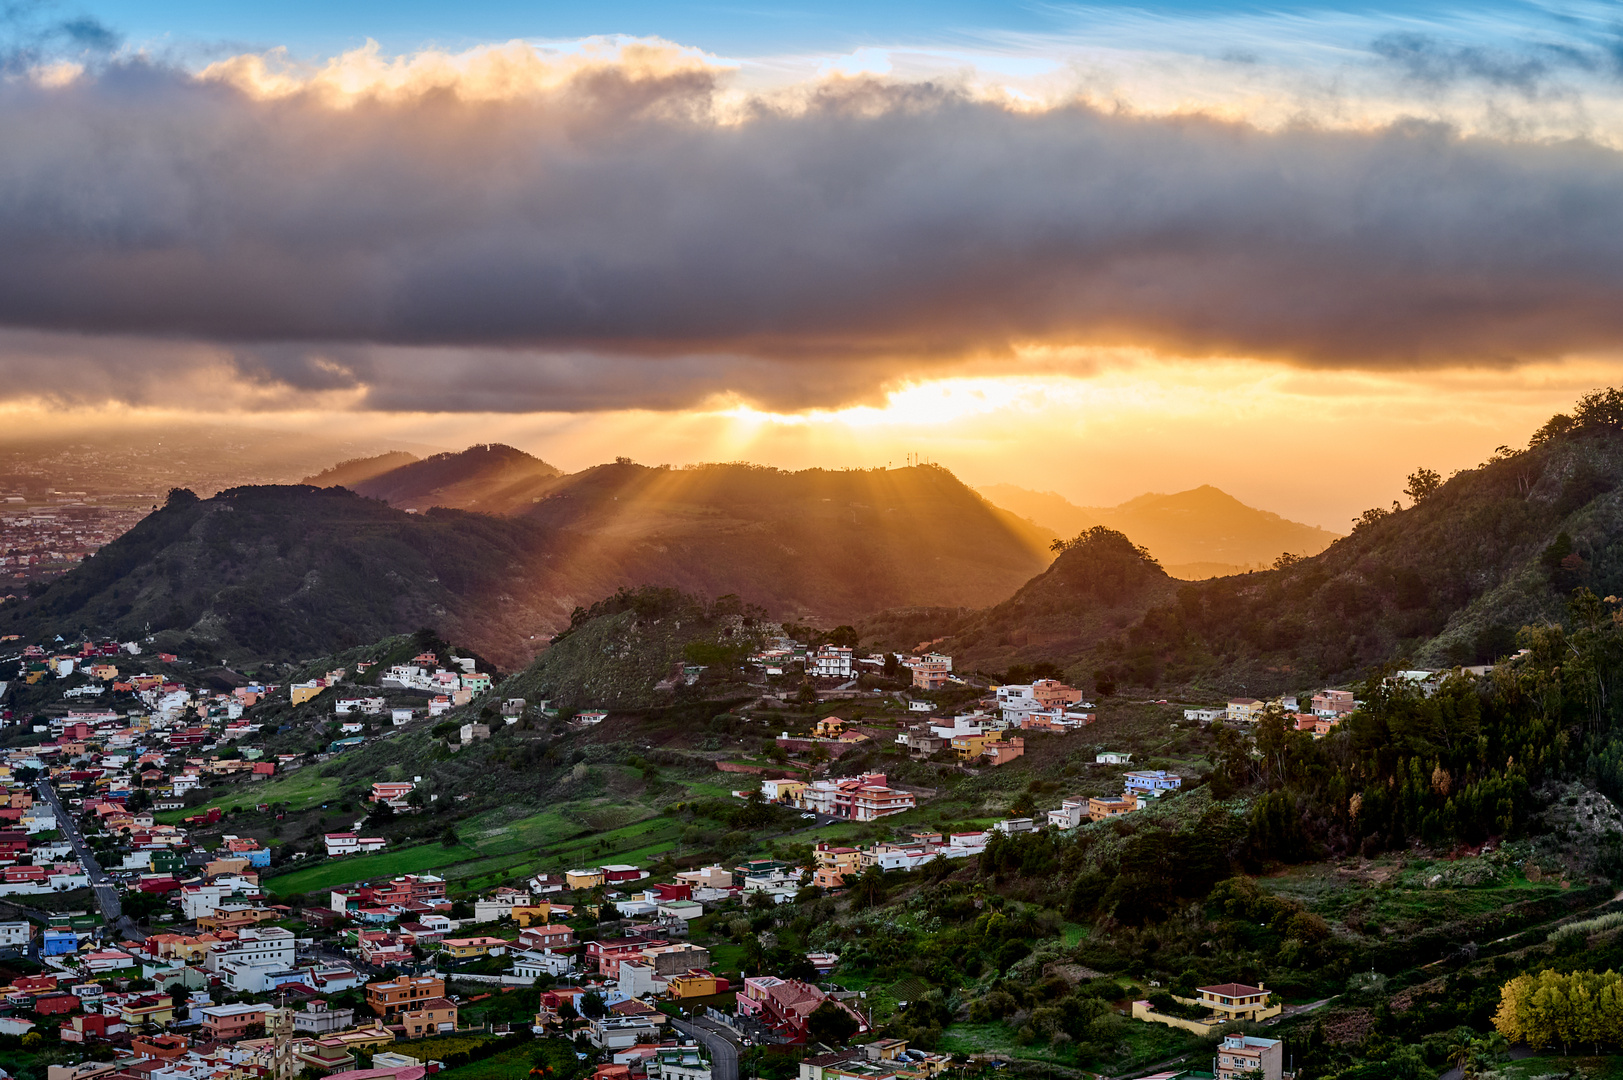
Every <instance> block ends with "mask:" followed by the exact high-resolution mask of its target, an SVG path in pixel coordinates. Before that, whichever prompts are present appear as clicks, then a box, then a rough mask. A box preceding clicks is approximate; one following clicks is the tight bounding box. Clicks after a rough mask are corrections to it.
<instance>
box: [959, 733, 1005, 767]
mask: <svg viewBox="0 0 1623 1080" xmlns="http://www.w3.org/2000/svg"><path fill="white" fill-rule="evenodd" d="M1002 741H1003V732H1001V731H983V732H981V733H980V734H978V735H954V736H953V737H952V752H953V753H955V754H957V755H958V760H959V761H973V760H975V759H976V758H978V757H980V756H981V755H983V754H985V753H986V746H987V744H988V743H995V742H1002Z"/></svg>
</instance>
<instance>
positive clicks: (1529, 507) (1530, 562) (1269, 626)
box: [865, 392, 1623, 696]
mask: <svg viewBox="0 0 1623 1080" xmlns="http://www.w3.org/2000/svg"><path fill="white" fill-rule="evenodd" d="M1597 402H1598V404H1597ZM1586 409H1587V412H1586V411H1585V410H1586ZM1214 501H1215V500H1214ZM1152 505H1153V504H1152ZM1066 561H1067V560H1066V559H1065V558H1064V557H1062V558H1061V559H1060V560H1059V561H1057V562H1056V563H1055V566H1054V568H1052V569H1050V571H1049V572H1048V573H1046V574H1044V575H1041V576H1039V577H1038V578H1036V579H1034V580H1033V581H1032V582H1031V583H1029V584H1028V585H1027V586H1025V587H1023V588H1022V589H1021V590H1019V592H1017V593H1016V594H1015V597H1014V598H1012V599H1011V600H1010V601H1008V602H1007V603H1005V604H1000V605H998V606H997V607H996V608H993V609H991V610H990V611H988V612H983V613H975V614H965V613H958V612H944V613H940V615H939V616H938V617H936V618H935V619H933V620H932V619H929V618H921V619H914V620H912V621H908V622H905V623H901V624H900V625H904V626H905V629H906V632H907V633H908V634H909V635H914V636H917V637H918V638H920V639H921V640H922V639H926V638H930V637H938V636H939V637H941V638H942V640H940V641H938V642H937V644H936V647H937V648H940V649H941V650H942V651H944V652H948V653H951V654H953V655H954V659H955V663H956V664H957V665H958V666H960V667H966V668H973V667H982V668H985V669H987V670H998V669H999V665H1002V664H1007V663H1011V662H1020V663H1026V664H1030V663H1034V662H1036V661H1048V662H1051V663H1054V664H1057V665H1059V666H1061V667H1062V668H1064V669H1065V670H1066V671H1067V672H1068V674H1070V675H1071V676H1072V677H1073V678H1081V679H1084V680H1086V679H1088V678H1091V677H1092V676H1093V675H1095V674H1097V675H1099V676H1101V677H1102V678H1103V679H1104V681H1105V682H1107V683H1114V684H1116V685H1118V686H1120V687H1123V688H1128V687H1144V688H1149V689H1156V688H1161V687H1168V686H1173V687H1181V688H1183V689H1184V690H1185V691H1186V692H1190V693H1203V694H1204V693H1209V694H1211V695H1213V696H1217V695H1218V694H1220V693H1224V692H1234V691H1244V692H1246V693H1250V694H1252V695H1255V696H1261V695H1263V694H1267V693H1275V692H1285V691H1307V690H1312V689H1315V688H1316V687H1318V686H1322V685H1324V684H1327V683H1328V684H1336V683H1346V682H1348V681H1351V680H1353V679H1357V678H1361V677H1363V676H1364V675H1366V674H1368V673H1369V672H1370V671H1372V670H1375V669H1377V668H1379V667H1380V666H1381V665H1383V664H1388V663H1399V664H1403V665H1405V666H1411V667H1427V668H1437V667H1444V666H1450V665H1460V664H1476V663H1489V662H1492V661H1493V660H1495V659H1497V658H1499V657H1503V656H1505V655H1507V654H1509V653H1511V652H1513V651H1514V650H1515V649H1516V647H1517V637H1518V632H1519V631H1520V630H1521V628H1523V627H1525V626H1529V625H1532V626H1537V625H1541V624H1545V623H1549V622H1556V621H1559V622H1569V623H1570V622H1571V620H1572V619H1573V618H1574V616H1573V615H1572V614H1571V613H1570V612H1569V611H1568V603H1569V601H1570V598H1571V597H1572V596H1573V594H1574V590H1576V589H1580V588H1583V589H1588V590H1590V591H1591V592H1592V594H1593V595H1594V596H1599V597H1615V596H1619V595H1623V393H1618V392H1611V396H1605V395H1602V396H1601V397H1599V398H1597V399H1596V401H1589V402H1587V404H1586V405H1585V406H1584V407H1582V408H1580V410H1579V413H1578V415H1577V417H1576V418H1570V417H1557V418H1556V419H1555V420H1554V421H1552V424H1551V426H1550V427H1548V428H1547V429H1546V430H1545V431H1544V432H1541V433H1540V435H1539V436H1536V437H1535V439H1534V441H1533V444H1532V445H1530V446H1529V447H1528V448H1527V449H1526V450H1521V451H1501V452H1500V453H1499V454H1498V455H1496V456H1495V457H1494V459H1493V460H1491V461H1489V462H1487V463H1485V464H1483V465H1482V466H1480V467H1478V468H1475V469H1468V470H1465V471H1463V472H1460V473H1458V474H1456V475H1455V476H1453V477H1452V478H1451V479H1449V480H1448V482H1446V483H1444V484H1442V485H1441V486H1440V487H1439V488H1437V490H1435V491H1434V492H1432V493H1431V494H1429V495H1427V496H1425V497H1423V498H1422V500H1421V501H1420V502H1419V503H1418V504H1417V505H1413V506H1410V507H1409V508H1407V509H1403V510H1398V511H1384V510H1379V509H1376V510H1371V511H1369V512H1368V513H1367V514H1366V515H1365V516H1364V518H1363V519H1362V520H1361V522H1360V524H1359V526H1358V527H1357V528H1355V529H1354V530H1353V532H1352V534H1351V535H1350V536H1346V537H1342V538H1341V539H1339V540H1337V541H1336V542H1335V543H1333V544H1331V545H1330V547H1328V548H1327V549H1326V550H1324V551H1323V552H1321V553H1319V554H1318V555H1315V556H1312V557H1309V558H1305V559H1299V560H1297V561H1295V562H1293V563H1290V564H1289V565H1286V566H1284V567H1282V568H1279V569H1271V570H1267V571H1259V572H1256V573H1252V574H1244V575H1240V576H1235V577H1224V578H1217V579H1213V580H1207V581H1198V582H1188V583H1182V584H1179V583H1173V582H1155V581H1154V580H1153V575H1151V576H1150V577H1149V578H1145V579H1144V581H1145V584H1143V585H1142V586H1141V587H1140V588H1138V589H1137V590H1134V591H1129V592H1128V593H1126V594H1124V595H1125V599H1124V600H1122V601H1120V602H1118V603H1117V604H1116V606H1115V609H1114V610H1113V611H1108V612H1103V613H1101V612H1100V611H1099V610H1098V605H1097V604H1096V603H1093V602H1091V601H1087V600H1083V599H1076V600H1065V601H1062V604H1061V609H1060V610H1059V611H1058V612H1057V613H1050V612H1045V611H1044V610H1043V609H1042V608H1041V607H1038V606H1033V605H1035V604H1037V602H1038V601H1039V600H1040V599H1041V598H1042V597H1043V596H1044V595H1045V593H1047V592H1054V591H1058V592H1060V594H1061V595H1064V593H1063V590H1054V589H1052V588H1051V586H1050V585H1049V584H1048V583H1049V582H1051V581H1052V580H1053V579H1054V577H1055V574H1056V572H1057V570H1058V569H1059V568H1060V566H1061V565H1062V564H1063V563H1065V562H1066ZM1613 610H1616V603H1615V602H1612V603H1607V602H1604V601H1595V613H1591V614H1590V615H1585V616H1584V617H1585V618H1590V617H1599V618H1608V617H1610V613H1611V612H1612V611H1613ZM1596 613H1598V614H1596ZM1101 614H1102V615H1103V618H1104V621H1105V624H1106V626H1107V627H1108V629H1107V630H1106V631H1105V632H1103V633H1100V632H1097V627H1098V622H1099V616H1100V615H1101ZM887 622H896V617H895V616H894V615H892V614H890V613H887V614H885V615H881V616H879V617H877V618H875V619H874V620H872V623H873V624H874V625H886V624H887ZM1112 624H1113V625H1112ZM865 625H866V624H865ZM1067 628H1070V630H1071V631H1072V632H1069V633H1068V632H1067ZM1022 634H1023V635H1024V638H1022ZM960 658H961V659H960Z"/></svg>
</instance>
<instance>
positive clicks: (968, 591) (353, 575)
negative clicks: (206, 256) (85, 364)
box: [0, 448, 1049, 668]
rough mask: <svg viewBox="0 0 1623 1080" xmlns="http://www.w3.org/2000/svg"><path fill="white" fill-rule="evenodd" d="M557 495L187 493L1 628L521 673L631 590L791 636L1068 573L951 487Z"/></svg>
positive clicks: (594, 478)
mask: <svg viewBox="0 0 1623 1080" xmlns="http://www.w3.org/2000/svg"><path fill="white" fill-rule="evenodd" d="M499 451H500V448H497V452H496V453H494V454H492V453H491V452H490V451H488V450H485V451H481V453H482V454H484V455H485V456H487V457H488V456H495V457H504V456H505V455H502V454H501V453H500V452H499ZM515 453H516V452H515ZM530 460H531V461H534V459H530ZM441 464H443V463H436V462H435V459H428V460H427V461H423V462H418V463H416V464H414V465H409V466H406V469H408V470H417V469H418V467H419V466H423V465H431V466H435V467H439V465H441ZM537 464H540V463H537ZM543 467H544V468H545V467H546V466H543ZM524 468H530V467H529V466H524ZM400 471H401V470H395V471H394V472H393V473H390V474H388V475H389V476H394V475H396V474H397V473H399V472H400ZM499 471H501V470H500V469H497V470H477V469H476V470H473V472H474V474H475V475H477V476H482V477H486V478H488V477H489V476H491V475H493V473H494V472H499ZM531 471H532V474H533V473H534V471H535V470H533V469H532V470H531ZM418 475H422V474H421V473H419V474H418ZM455 475H457V473H456V470H454V469H453V470H446V471H442V472H440V473H439V474H437V476H438V478H441V479H443V478H445V477H447V476H455ZM461 475H462V476H463V477H464V478H466V476H467V475H468V473H467V472H466V471H464V472H462V473H461ZM384 479H386V477H385V478H384ZM433 479H434V478H432V477H431V479H430V482H432V481H433ZM460 482H461V481H457V480H453V484H455V483H460ZM524 483H528V481H524ZM549 485H550V486H549V487H548V489H547V490H548V491H549V497H547V498H545V499H543V500H542V501H541V502H539V503H534V504H529V503H526V504H525V507H526V511H527V512H526V514H525V516H523V517H520V518H514V517H497V516H494V515H487V514H478V513H470V512H466V511H453V510H445V509H433V510H430V511H429V512H427V513H424V514H412V513H407V512H406V511H404V510H400V509H396V508H393V507H390V506H387V505H385V504H384V503H382V502H380V501H378V500H376V499H369V498H365V497H363V496H361V495H359V494H357V493H355V492H352V491H349V490H347V489H345V488H341V487H330V488H315V487H309V486H290V487H257V488H237V489H232V490H229V491H226V492H222V493H221V494H220V495H218V496H216V497H215V498H213V499H209V500H204V501H200V500H198V499H196V497H195V496H193V495H191V494H190V493H189V492H178V493H177V494H176V495H175V496H174V497H172V498H171V499H170V501H169V503H168V504H167V505H166V506H165V507H164V508H163V509H161V510H159V511H158V512H156V513H154V514H152V515H150V516H149V517H147V518H146V519H145V520H143V521H142V522H141V523H140V524H139V525H137V526H136V527H135V528H134V529H132V530H131V531H130V532H129V533H126V534H125V535H124V536H123V537H121V538H120V539H119V540H118V541H116V542H115V543H113V544H110V545H108V546H107V547H106V548H104V549H103V550H102V551H101V552H100V553H99V554H98V555H97V556H96V557H95V558H94V559H91V560H88V561H86V562H85V563H83V564H81V565H80V566H79V567H77V568H76V569H75V570H73V571H72V572H70V573H69V574H67V575H65V576H64V577H63V578H61V579H60V580H59V581H58V582H57V583H56V584H54V585H52V586H51V587H50V588H48V589H47V590H45V591H44V592H43V593H41V594H39V595H38V596H36V597H35V598H33V599H31V600H29V601H26V602H24V603H22V604H19V605H16V606H14V607H12V608H10V609H8V610H6V611H4V612H3V613H0V628H4V629H5V630H6V631H7V632H14V633H21V634H25V635H27V636H28V637H29V638H30V639H31V640H35V639H39V638H41V637H46V638H49V637H52V636H54V635H56V634H62V635H63V636H64V637H67V638H72V637H76V636H77V635H78V634H79V633H81V632H84V631H88V632H93V633H95V634H96V635H98V636H116V637H118V638H120V639H121V640H128V639H129V638H131V637H138V636H145V635H146V634H147V633H149V632H150V633H157V632H160V631H163V632H167V634H168V638H166V640H171V639H172V640H173V642H174V643H176V644H178V643H180V642H182V641H186V640H188V639H189V640H190V641H191V642H192V644H190V645H187V646H186V649H187V651H188V652H194V651H212V652H218V653H219V654H221V655H229V656H231V657H233V658H235V659H250V658H257V657H269V658H284V659H285V658H293V657H299V656H312V655H321V654H324V653H331V652H335V651H338V650H340V649H342V648H345V647H348V646H350V645H353V644H355V643H357V642H362V641H369V640H375V639H378V638H381V637H384V636H387V635H389V634H393V633H401V632H409V631H414V630H416V629H418V628H419V627H422V626H424V625H431V626H434V627H436V628H437V629H439V630H440V631H441V633H443V634H444V635H445V636H447V637H455V638H456V639H457V640H459V641H464V642H467V643H468V644H469V645H470V646H472V647H474V648H476V649H478V650H479V651H481V652H482V653H484V654H485V655H487V656H490V657H491V658H492V659H493V660H495V661H496V662H498V663H500V664H502V665H503V666H504V667H509V668H512V667H517V666H520V665H522V664H523V663H526V662H527V661H528V660H529V659H530V657H531V656H532V655H533V653H534V652H535V650H536V648H537V647H539V644H540V643H541V642H544V641H545V640H546V639H547V638H548V637H549V636H550V635H551V634H553V633H555V632H557V631H559V630H561V629H563V628H565V627H566V626H568V625H569V621H570V613H571V612H572V611H573V610H574V609H575V608H576V607H578V606H581V605H587V604H591V603H592V602H593V601H596V600H598V599H599V598H601V597H604V596H606V595H609V594H611V593H614V592H615V591H616V590H618V589H623V588H637V587H640V586H644V585H660V586H671V587H676V588H680V589H682V590H685V591H687V592H689V593H693V594H697V595H708V596H726V595H729V594H734V595H736V596H738V597H739V598H740V600H741V602H743V603H748V604H754V605H758V606H759V607H761V608H762V609H764V610H765V611H766V612H767V613H770V614H772V615H776V616H778V617H786V616H793V617H796V618H802V619H803V618H807V617H813V618H821V619H827V620H830V621H838V622H848V621H852V620H853V619H856V618H858V617H860V616H862V615H865V614H869V613H871V612H874V611H877V610H879V609H880V608H883V607H887V606H907V605H915V604H949V605H972V606H980V605H984V604H987V603H991V602H993V601H995V600H996V599H998V598H999V597H1002V596H1006V595H1008V593H1010V592H1011V591H1013V590H1014V589H1015V588H1017V587H1018V586H1019V585H1020V583H1021V582H1023V581H1025V580H1026V579H1028V578H1030V577H1031V576H1032V575H1033V574H1034V573H1037V572H1038V571H1040V570H1041V569H1042V568H1043V566H1044V565H1045V564H1046V563H1047V562H1048V559H1049V556H1048V553H1047V552H1046V551H1045V550H1044V549H1043V546H1042V544H1043V539H1044V538H1043V537H1042V536H1041V535H1040V533H1039V532H1038V531H1037V530H1035V529H1033V528H1032V527H1031V526H1030V525H1029V524H1028V523H1025V522H1022V521H1020V520H1019V519H1018V518H1015V517H1013V516H1012V515H1010V514H1007V513H1005V512H1003V511H1000V510H997V509H996V508H994V507H992V506H990V505H989V504H987V503H986V501H985V500H983V499H981V498H980V497H979V496H978V495H976V494H975V493H974V492H972V491H970V490H969V489H968V488H966V487H964V485H962V484H961V483H959V482H958V480H957V479H956V478H954V477H953V476H952V475H951V474H950V473H948V472H946V471H945V470H943V469H936V468H924V469H908V470H895V471H891V472H886V471H885V470H876V471H874V472H871V473H863V472H849V473H844V472H836V473H824V472H821V471H817V470H813V471H810V472H806V473H781V472H778V471H777V470H772V469H755V468H751V467H748V466H713V467H706V468H699V469H688V470H679V471H673V470H668V469H649V468H644V467H642V466H638V465H632V464H629V463H619V464H614V465H606V466H601V467H599V468H596V469H589V470H586V471H585V472H583V473H579V474H575V475H574V476H570V477H566V478H552V479H551V480H550V481H549ZM437 490H445V489H444V488H439V489H437ZM149 628H150V629H149Z"/></svg>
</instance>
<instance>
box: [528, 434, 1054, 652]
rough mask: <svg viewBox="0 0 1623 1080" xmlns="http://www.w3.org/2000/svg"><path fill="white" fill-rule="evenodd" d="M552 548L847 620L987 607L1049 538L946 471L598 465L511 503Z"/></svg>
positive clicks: (629, 574)
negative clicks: (893, 611)
mask: <svg viewBox="0 0 1623 1080" xmlns="http://www.w3.org/2000/svg"><path fill="white" fill-rule="evenodd" d="M523 516H524V518H525V519H527V520H530V521H534V522H536V523H538V524H541V525H544V526H546V527H547V528H548V529H549V530H555V531H556V533H557V534H558V540H557V543H558V545H559V550H560V552H566V553H567V556H566V557H567V558H568V559H570V560H573V561H578V562H581V563H586V564H611V565H614V566H617V567H619V568H620V576H621V577H622V578H624V579H625V580H624V582H623V583H625V584H642V583H653V582H657V583H661V584H666V585H672V586H675V587H677V588H680V589H683V590H685V591H687V592H691V593H695V594H699V595H709V596H720V595H724V594H727V593H736V594H738V595H739V596H740V597H741V598H742V599H743V600H744V601H746V602H748V603H753V604H758V605H760V606H762V607H764V608H766V609H767V610H768V611H770V612H772V613H774V614H780V615H781V614H788V615H812V616H820V617H823V618H828V619H836V620H840V621H846V620H849V619H852V618H855V617H858V616H861V615H864V614H868V613H871V612H874V611H877V610H880V609H882V608H886V607H900V606H911V605H925V604H931V605H934V604H941V605H968V606H974V607H979V606H982V605H986V604H991V603H995V602H996V601H997V600H998V599H1000V598H1002V597H1005V596H1007V595H1008V594H1009V593H1010V592H1012V591H1013V590H1014V589H1016V588H1018V587H1019V586H1020V584H1021V583H1022V582H1024V581H1026V580H1027V579H1028V578H1030V577H1031V576H1032V575H1033V574H1035V573H1038V572H1039V571H1041V570H1042V568H1043V567H1044V566H1046V565H1047V564H1048V562H1049V561H1050V558H1051V556H1050V555H1049V553H1048V551H1047V550H1046V545H1047V542H1048V539H1049V538H1048V537H1047V535H1046V534H1045V533H1044V532H1043V531H1042V530H1041V529H1038V528H1036V527H1034V526H1032V525H1031V524H1030V523H1029V522H1026V521H1022V520H1021V519H1020V518H1018V517H1015V516H1014V515H1013V514H1010V513H1008V512H1006V511H1003V510H999V509H997V508H996V507H994V506H992V505H991V504H989V503H988V502H987V501H986V500H985V499H983V498H981V497H980V496H979V495H976V494H975V492H973V491H972V490H970V489H969V488H968V487H966V486H965V485H964V484H963V483H961V482H960V481H959V480H958V479H957V477H955V476H953V475H952V474H951V473H950V472H948V471H947V470H945V469H942V468H939V467H936V466H928V465H926V466H918V467H913V468H906V469H873V470H849V471H832V470H824V469H807V470H804V471H802V472H783V471H780V470H777V469H770V468H764V467H759V466H751V465H705V466H698V467H693V468H686V469H668V468H648V467H646V466H642V465H635V464H631V463H629V462H619V463H616V464H612V465H601V466H598V467H596V468H592V469H587V470H585V471H583V472H580V473H575V474H572V475H570V476H568V477H565V478H563V479H561V480H559V481H557V482H556V483H554V484H553V485H551V486H550V487H549V488H548V489H547V492H546V494H545V495H544V496H543V497H542V498H541V499H540V501H538V502H536V503H535V504H534V505H533V506H531V507H529V508H528V509H526V510H525V511H524V512H523Z"/></svg>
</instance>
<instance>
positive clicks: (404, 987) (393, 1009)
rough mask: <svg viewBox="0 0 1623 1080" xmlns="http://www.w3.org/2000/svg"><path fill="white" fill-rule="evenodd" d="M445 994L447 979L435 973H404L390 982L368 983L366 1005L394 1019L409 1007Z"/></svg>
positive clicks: (387, 1019) (414, 1006)
mask: <svg viewBox="0 0 1623 1080" xmlns="http://www.w3.org/2000/svg"><path fill="white" fill-rule="evenodd" d="M444 996H445V980H444V979H440V978H436V977H435V976H433V975H402V976H400V978H398V979H390V980H389V981H388V982H375V983H368V984H367V987H366V1007H367V1008H369V1009H371V1010H372V1012H373V1013H375V1014H376V1015H378V1016H381V1017H382V1018H383V1019H384V1020H386V1021H393V1020H394V1019H395V1017H397V1016H399V1015H400V1014H401V1013H402V1012H404V1011H406V1010H407V1009H414V1008H418V1007H419V1005H420V1004H421V1003H423V1002H426V1001H430V1000H432V999H434V998H443V997H444Z"/></svg>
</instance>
